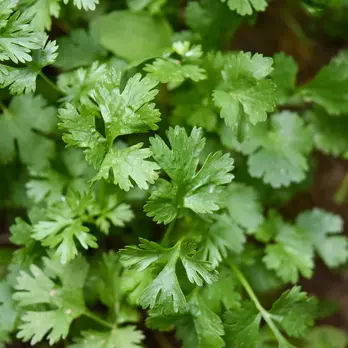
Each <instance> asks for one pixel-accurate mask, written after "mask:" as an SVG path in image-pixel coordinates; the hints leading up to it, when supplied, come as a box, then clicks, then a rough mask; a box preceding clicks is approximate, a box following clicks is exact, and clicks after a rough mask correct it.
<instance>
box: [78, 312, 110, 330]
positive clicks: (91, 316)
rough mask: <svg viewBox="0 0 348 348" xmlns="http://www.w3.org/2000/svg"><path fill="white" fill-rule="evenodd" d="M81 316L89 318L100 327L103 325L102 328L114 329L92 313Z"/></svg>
mask: <svg viewBox="0 0 348 348" xmlns="http://www.w3.org/2000/svg"><path fill="white" fill-rule="evenodd" d="M83 315H84V316H86V317H87V318H90V319H92V320H94V321H95V322H97V323H99V324H100V325H103V326H105V327H107V328H109V329H114V328H115V327H114V326H113V325H112V324H110V323H108V322H107V321H105V320H103V319H101V318H99V317H98V316H97V315H95V314H94V313H92V312H90V311H88V312H84V313H83Z"/></svg>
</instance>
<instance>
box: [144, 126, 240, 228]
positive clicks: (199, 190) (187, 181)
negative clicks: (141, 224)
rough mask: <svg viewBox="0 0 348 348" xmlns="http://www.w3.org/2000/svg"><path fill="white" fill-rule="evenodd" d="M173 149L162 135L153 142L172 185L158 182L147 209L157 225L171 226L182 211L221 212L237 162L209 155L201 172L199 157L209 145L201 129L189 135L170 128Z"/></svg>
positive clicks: (152, 139) (195, 129)
mask: <svg viewBox="0 0 348 348" xmlns="http://www.w3.org/2000/svg"><path fill="white" fill-rule="evenodd" d="M167 136H168V139H169V143H170V145H171V147H172V149H170V148H169V147H168V146H167V145H166V143H165V142H164V141H163V140H162V139H161V138H160V137H158V136H155V137H154V138H151V139H150V142H151V150H152V152H153V157H154V159H155V160H156V162H157V163H158V164H159V165H160V167H161V168H162V169H164V171H165V172H166V173H167V174H168V176H169V178H170V179H171V180H172V182H169V181H166V180H164V179H160V180H158V181H157V182H156V184H155V186H154V189H153V191H152V193H151V196H150V198H149V200H148V202H147V204H146V205H145V207H144V209H145V211H146V213H147V215H148V216H151V217H154V220H155V221H157V222H159V223H160V222H164V223H166V224H167V223H169V222H170V221H172V220H173V219H174V218H175V217H176V216H177V215H178V211H179V209H180V208H188V209H191V210H193V211H194V212H195V213H212V212H213V211H216V210H218V209H219V207H220V206H219V203H220V200H221V199H220V197H221V192H222V190H221V185H223V184H227V183H229V182H230V181H231V180H232V178H233V175H232V174H230V173H229V172H230V171H231V170H232V169H233V160H232V159H231V158H230V156H229V155H228V154H225V155H222V153H221V152H216V153H214V154H209V155H208V157H207V159H206V160H205V162H204V164H203V166H202V168H201V169H200V170H199V171H198V172H197V166H198V163H199V155H200V153H201V152H202V150H203V148H204V144H205V139H204V138H203V137H202V131H201V129H198V128H196V127H194V128H193V129H192V131H191V135H190V136H187V134H186V131H185V129H184V128H180V127H175V128H169V130H168V132H167Z"/></svg>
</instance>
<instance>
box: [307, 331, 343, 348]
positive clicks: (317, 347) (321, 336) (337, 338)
mask: <svg viewBox="0 0 348 348" xmlns="http://www.w3.org/2000/svg"><path fill="white" fill-rule="evenodd" d="M306 338H307V339H306V345H305V348H326V347H330V348H345V347H346V346H347V343H348V336H347V333H346V332H345V331H343V330H341V329H338V328H335V327H331V326H319V327H316V328H314V329H313V330H311V332H309V334H308V335H307V337H306Z"/></svg>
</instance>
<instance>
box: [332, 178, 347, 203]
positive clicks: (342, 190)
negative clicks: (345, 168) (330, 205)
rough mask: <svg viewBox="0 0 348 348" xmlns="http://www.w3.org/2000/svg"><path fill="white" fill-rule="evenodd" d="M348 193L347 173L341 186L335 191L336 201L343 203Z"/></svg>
mask: <svg viewBox="0 0 348 348" xmlns="http://www.w3.org/2000/svg"><path fill="white" fill-rule="evenodd" d="M347 194H348V174H346V175H345V177H344V179H343V181H342V183H341V185H340V187H339V188H338V190H337V191H336V193H335V196H334V201H335V203H336V204H338V205H341V204H342V203H343V202H344V200H345V199H346V197H347Z"/></svg>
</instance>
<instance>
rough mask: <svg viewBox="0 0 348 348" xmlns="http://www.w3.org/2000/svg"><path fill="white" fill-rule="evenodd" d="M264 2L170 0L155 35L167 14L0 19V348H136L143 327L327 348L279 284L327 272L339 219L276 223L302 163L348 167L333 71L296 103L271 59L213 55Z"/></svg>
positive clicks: (339, 62)
mask: <svg viewBox="0 0 348 348" xmlns="http://www.w3.org/2000/svg"><path fill="white" fill-rule="evenodd" d="M267 4H268V2H267V1H266V0H236V1H235V0H221V1H216V0H203V1H200V2H197V1H189V2H188V4H187V6H186V8H185V9H184V10H185V11H184V14H185V15H184V19H185V26H186V29H185V30H181V31H176V32H173V27H174V28H176V27H180V28H182V25H179V26H178V24H177V19H176V18H172V17H173V13H183V12H182V8H181V7H180V6H182V5H180V4H179V2H177V1H171V0H167V1H166V0H145V1H144V0H128V1H126V2H120V4H117V5H115V4H114V3H113V2H112V1H107V0H103V1H100V4H99V1H98V0H73V1H70V2H69V1H67V0H63V1H60V0H49V1H41V0H22V1H14V0H3V1H2V2H1V4H0V87H1V88H2V90H1V94H0V98H1V103H0V107H1V110H2V113H1V115H0V150H1V151H0V164H1V169H2V172H1V175H3V177H4V180H8V179H9V178H10V179H11V180H9V184H8V185H6V186H7V187H4V188H2V189H1V190H2V192H1V193H2V194H3V195H4V206H5V207H6V209H10V208H20V211H25V212H26V213H23V215H22V216H21V217H18V216H17V217H16V218H15V219H14V223H13V224H12V226H11V228H10V232H11V236H10V241H11V242H12V245H13V246H14V247H15V249H14V251H13V252H12V250H11V255H10V257H5V255H7V254H5V251H4V250H5V249H0V347H2V346H3V345H4V344H6V343H8V342H10V341H11V340H13V339H15V337H16V338H17V339H20V340H22V341H25V342H26V341H30V342H31V344H32V345H36V344H37V343H39V342H41V341H45V340H48V342H49V344H50V345H54V344H59V343H60V342H62V341H64V344H65V345H66V346H69V347H74V348H92V347H93V348H94V347H105V348H112V347H118V348H136V347H140V346H142V341H143V340H144V338H145V335H144V333H143V332H142V330H141V329H140V327H141V326H143V325H140V324H141V323H143V322H144V320H145V325H146V326H147V328H149V329H151V330H152V331H151V332H155V331H160V332H168V331H172V330H175V334H176V337H177V339H178V340H180V341H181V342H182V346H183V347H184V348H185V347H190V348H193V347H195V348H210V347H211V348H213V347H214V348H219V347H237V348H242V347H251V348H253V347H255V348H256V347H276V346H279V347H282V348H290V347H298V346H301V347H306V348H310V347H316V348H319V347H321V346H322V347H326V348H327V347H329V346H330V347H337V348H344V347H345V345H346V343H347V337H346V335H345V333H344V332H342V331H341V330H339V329H335V328H332V327H325V326H323V327H321V326H318V327H314V328H313V326H314V324H315V320H316V319H317V318H319V317H320V315H321V303H320V301H319V300H317V299H316V298H314V297H311V296H309V295H308V294H307V293H305V292H303V291H302V290H301V288H300V286H298V285H297V283H298V282H299V279H300V277H304V278H311V277H312V275H313V272H314V269H315V260H316V258H317V257H318V258H321V259H322V261H323V262H324V263H325V265H326V266H327V267H329V268H330V269H331V268H337V267H339V266H341V265H344V264H345V263H346V261H347V260H348V240H347V238H346V237H345V236H343V235H342V232H343V221H342V219H341V218H340V216H338V215H335V214H332V213H330V212H327V211H324V210H322V209H319V208H315V207H314V208H313V209H309V210H306V211H303V212H300V213H299V214H298V216H297V217H296V218H295V219H294V220H293V221H286V220H285V219H284V218H283V217H282V216H281V215H280V213H279V211H277V210H276V209H277V207H278V205H281V203H283V200H282V198H281V197H284V196H285V197H287V198H288V199H289V198H291V197H292V196H293V195H295V194H296V192H297V189H298V188H299V185H300V184H304V185H306V183H307V182H308V181H310V177H311V175H312V171H313V167H314V164H313V162H312V161H311V156H310V155H311V153H312V151H313V150H318V151H321V152H324V153H326V154H329V155H332V156H336V157H341V158H346V157H347V156H348V140H347V129H348V127H345V125H347V126H348V122H347V119H346V117H347V114H346V110H347V108H348V104H347V103H348V101H347V100H348V99H347V94H348V54H347V53H346V52H340V53H339V54H338V55H337V56H336V57H335V58H333V59H332V61H331V62H330V63H329V64H328V65H326V66H324V67H323V68H322V69H321V70H320V71H319V72H318V74H317V75H316V76H315V77H314V78H313V79H312V80H311V81H309V82H307V83H306V84H304V85H301V86H298V84H297V81H296V80H297V72H298V67H297V64H296V62H295V60H294V59H293V58H292V57H290V56H287V55H286V54H284V53H277V54H275V55H274V57H264V56H263V55H262V54H251V53H249V52H231V51H228V52H224V53H222V52H221V51H220V49H221V47H223V46H224V45H225V44H226V43H227V42H229V40H230V39H231V37H232V36H233V34H234V32H235V31H236V29H237V28H238V26H239V25H240V24H241V23H242V21H243V20H244V19H245V18H247V19H248V20H250V18H251V17H253V18H256V17H257V15H258V12H261V11H264V10H266V7H267ZM125 6H126V7H125ZM75 7H76V8H75ZM167 14H168V16H166V15H167ZM52 17H54V21H53V22H52ZM52 27H53V29H54V30H52V32H51V33H50V37H56V36H57V32H58V37H57V40H49V39H48V33H46V32H47V31H49V30H51V28H52ZM72 27H73V28H72ZM62 31H63V32H64V33H66V32H68V34H67V35H62V36H61V37H60V35H59V33H60V32H62ZM212 49H213V50H212ZM48 65H51V68H50V69H45V68H46V67H47V66H48ZM43 69H44V70H45V72H44V71H43ZM46 71H47V72H48V73H49V75H50V77H48V76H47V74H46ZM294 110H299V111H298V112H296V111H294ZM150 132H151V133H150ZM155 132H156V134H154V133H155ZM274 203H276V204H274ZM16 211H18V209H17V210H16ZM138 239H139V241H140V244H138V242H137V241H138ZM3 255H4V256H3ZM2 260H4V261H2ZM3 265H4V267H3ZM289 286H290V288H289ZM271 291H272V293H278V294H279V296H278V299H276V298H275V299H273V300H274V301H273V304H272V303H271V304H270V305H268V306H266V305H263V304H262V302H263V295H264V294H268V293H269V292H271ZM265 302H266V301H265ZM140 307H142V308H143V309H144V310H146V318H145V317H144V314H142V313H145V312H141V311H140V310H139V309H140ZM266 307H269V309H266ZM161 335H163V334H162V333H156V334H155V335H154V336H155V337H159V342H162V341H163V339H164V338H163V336H161ZM323 336H325V337H326V339H327V340H328V343H327V344H326V345H325V343H324V346H323V345H322V340H321V338H322V337H323ZM160 344H161V343H160Z"/></svg>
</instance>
